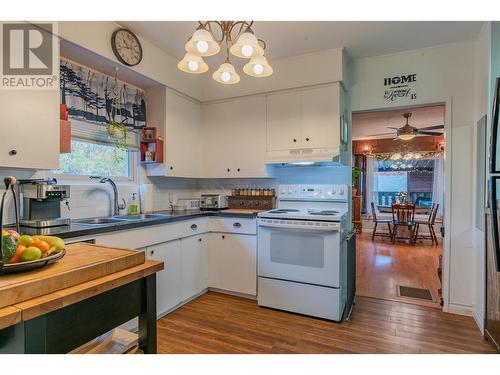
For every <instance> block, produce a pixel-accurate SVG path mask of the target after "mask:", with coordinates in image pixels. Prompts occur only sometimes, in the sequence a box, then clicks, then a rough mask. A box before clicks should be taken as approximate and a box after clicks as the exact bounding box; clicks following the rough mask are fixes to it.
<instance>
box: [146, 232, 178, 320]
mask: <svg viewBox="0 0 500 375" xmlns="http://www.w3.org/2000/svg"><path fill="white" fill-rule="evenodd" d="M146 257H147V258H148V259H153V260H159V261H161V262H163V263H164V264H165V268H164V269H163V270H162V271H160V272H158V273H157V274H156V314H157V315H158V316H159V315H163V314H165V313H166V312H167V311H169V310H171V309H173V308H174V307H175V306H177V305H178V304H180V303H181V301H182V300H181V240H173V241H168V242H164V243H161V244H158V245H154V246H148V248H147V250H146Z"/></svg>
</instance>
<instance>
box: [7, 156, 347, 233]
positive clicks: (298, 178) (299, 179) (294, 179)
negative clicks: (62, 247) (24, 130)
mask: <svg viewBox="0 0 500 375" xmlns="http://www.w3.org/2000/svg"><path fill="white" fill-rule="evenodd" d="M350 173H351V169H350V168H349V167H343V166H278V167H274V177H273V178H244V179H242V178H240V179H238V178H228V179H226V178H210V179H194V178H177V177H151V178H145V182H146V183H148V184H151V185H152V189H151V191H152V195H153V196H152V210H154V211H159V210H168V209H170V201H172V202H174V203H175V202H177V200H178V199H179V198H195V197H196V198H198V197H200V196H201V194H211V193H217V194H227V195H230V194H231V192H232V190H233V189H235V188H271V189H273V188H274V189H277V187H278V185H279V184H348V183H349V181H350ZM7 175H13V176H15V177H16V178H18V179H26V178H47V177H52V175H51V174H50V173H49V172H46V171H28V170H11V169H3V168H1V169H0V177H2V178H3V176H7ZM59 183H60V184H68V185H71V195H70V198H69V199H68V201H69V208H70V210H68V208H67V207H66V204H64V203H61V214H62V216H64V217H69V218H72V219H79V218H85V217H93V216H107V215H111V214H112V202H113V193H112V189H111V186H109V184H98V183H92V182H89V183H83V182H81V181H75V180H67V181H64V180H63V179H62V178H59ZM117 185H118V193H119V200H120V201H121V199H122V198H123V199H125V201H126V202H127V205H128V202H129V200H130V198H131V197H132V194H133V193H139V184H134V183H126V184H123V183H122V184H120V183H117ZM0 191H2V192H3V188H2V189H1V190H0ZM138 197H139V194H138ZM139 203H141V202H140V201H139ZM5 211H6V214H5V216H4V217H5V220H6V223H12V222H14V220H15V219H14V207H13V202H12V199H11V194H9V195H8V198H7V201H6V210H5ZM126 211H127V210H124V211H122V213H126Z"/></svg>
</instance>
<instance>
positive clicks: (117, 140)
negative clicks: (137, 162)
mask: <svg viewBox="0 0 500 375" xmlns="http://www.w3.org/2000/svg"><path fill="white" fill-rule="evenodd" d="M106 129H107V131H108V135H109V136H110V137H111V139H112V140H113V144H114V145H115V148H116V149H124V150H126V149H127V148H128V146H127V134H128V129H127V126H126V125H125V124H123V123H121V122H118V121H115V120H114V119H113V120H110V121H109V122H108V126H107V128H106Z"/></svg>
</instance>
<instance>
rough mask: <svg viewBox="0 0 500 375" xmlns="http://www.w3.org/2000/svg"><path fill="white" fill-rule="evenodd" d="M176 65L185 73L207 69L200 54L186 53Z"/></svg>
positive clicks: (200, 71)
mask: <svg viewBox="0 0 500 375" xmlns="http://www.w3.org/2000/svg"><path fill="white" fill-rule="evenodd" d="M177 67H178V68H179V69H180V70H182V71H183V72H185V73H193V74H201V73H205V72H206V71H207V70H208V65H207V63H206V62H205V61H203V59H202V58H201V57H200V56H197V55H193V54H192V53H189V52H188V53H186V54H185V55H184V57H183V58H182V60H181V61H179V63H178V64H177Z"/></svg>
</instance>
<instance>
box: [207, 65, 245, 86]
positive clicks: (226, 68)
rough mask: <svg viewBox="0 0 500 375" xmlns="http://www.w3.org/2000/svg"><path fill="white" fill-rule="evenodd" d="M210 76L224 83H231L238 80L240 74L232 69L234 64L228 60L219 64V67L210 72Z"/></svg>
mask: <svg viewBox="0 0 500 375" xmlns="http://www.w3.org/2000/svg"><path fill="white" fill-rule="evenodd" d="M212 78H213V79H215V80H216V81H217V82H219V83H222V84H224V85H232V84H235V83H238V82H239V81H240V76H239V75H238V73H236V71H235V70H234V66H233V65H232V64H231V63H228V62H225V63H224V64H221V66H219V69H217V70H216V71H215V72H214V74H212Z"/></svg>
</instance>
